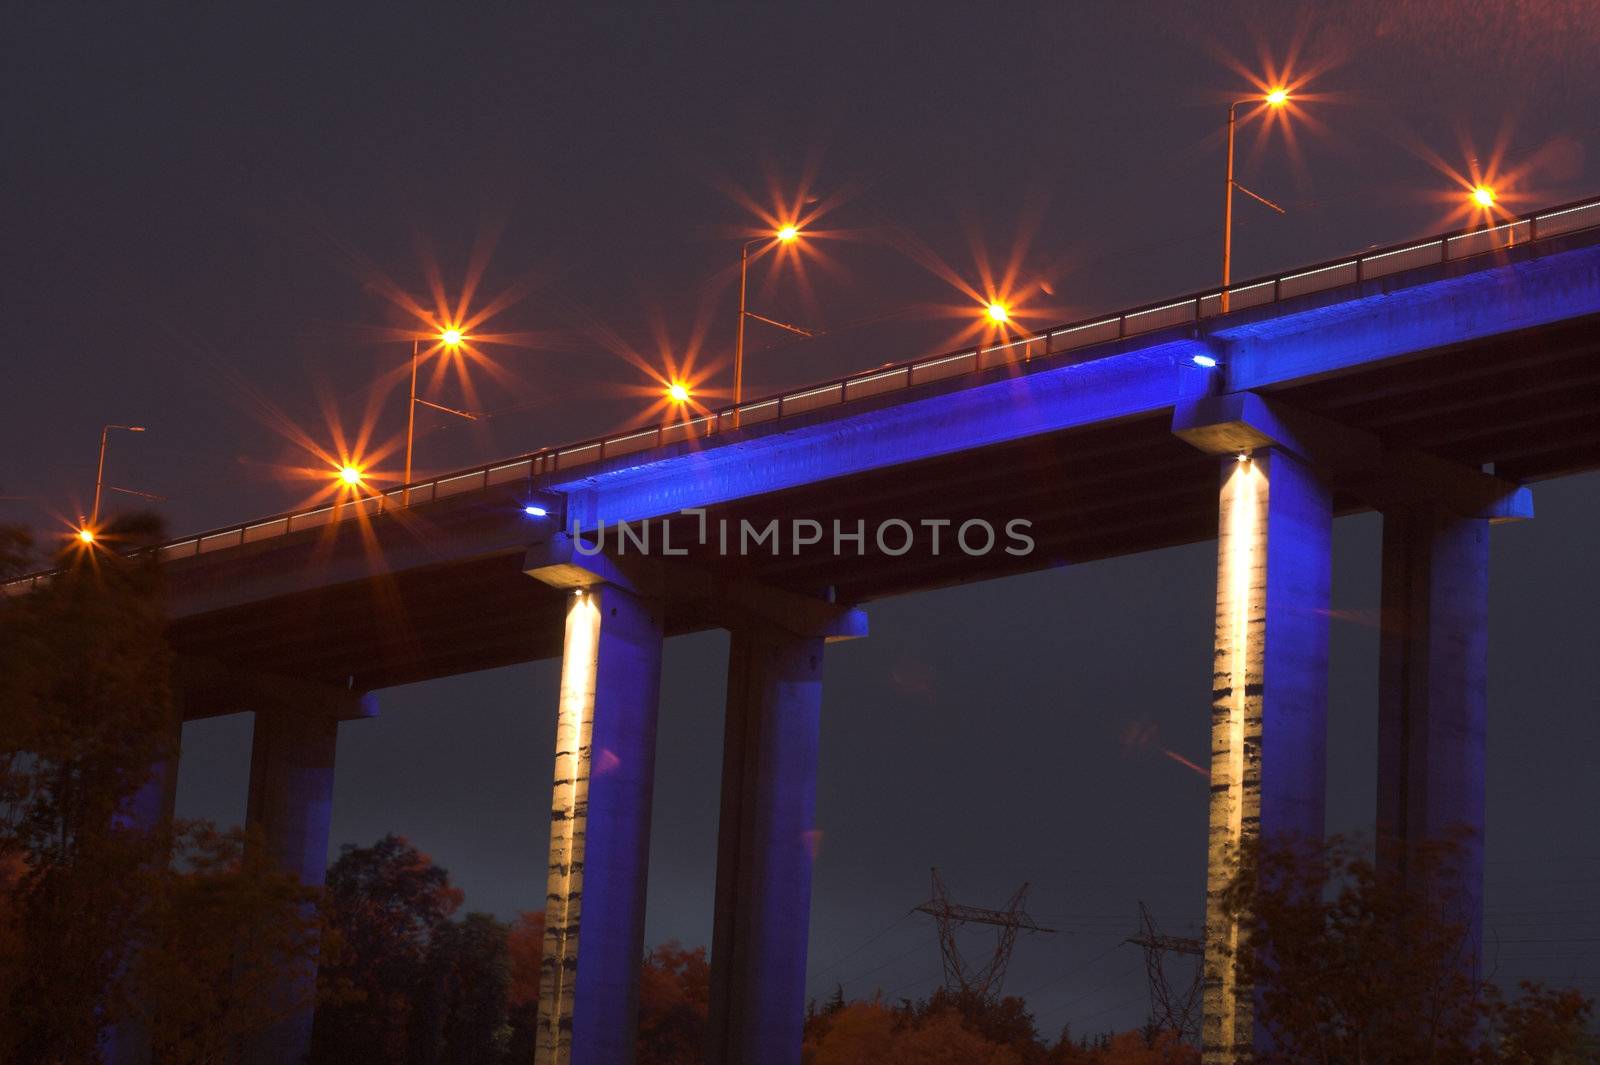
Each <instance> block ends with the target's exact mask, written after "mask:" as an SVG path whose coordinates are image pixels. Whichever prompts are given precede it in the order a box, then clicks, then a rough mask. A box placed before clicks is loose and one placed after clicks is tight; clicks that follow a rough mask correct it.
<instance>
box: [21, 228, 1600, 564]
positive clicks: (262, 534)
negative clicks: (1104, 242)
mask: <svg viewBox="0 0 1600 1065" xmlns="http://www.w3.org/2000/svg"><path fill="white" fill-rule="evenodd" d="M1597 226H1600V199H1592V200H1580V201H1576V202H1573V203H1567V204H1562V205H1560V206H1557V207H1551V208H1548V209H1546V210H1543V211H1539V212H1535V213H1532V214H1527V215H1522V216H1520V217H1517V218H1513V219H1511V220H1509V221H1506V222H1502V223H1500V224H1498V225H1494V226H1487V227H1478V228H1472V229H1461V230H1455V231H1452V232H1449V233H1443V234H1440V235H1439V236H1436V237H1431V238H1429V239H1427V240H1422V241H1412V242H1409V243H1404V244H1395V245H1390V246H1388V247H1384V248H1380V249H1377V250H1375V251H1370V252H1366V253H1364V254H1361V255H1356V256H1351V257H1346V258H1342V259H1333V260H1329V261H1327V262H1323V263H1317V264H1315V265H1312V266H1306V267H1301V268H1298V269H1296V270H1294V271H1292V272H1289V273H1284V274H1278V275H1276V276H1271V277H1263V278H1256V279H1254V280H1250V281H1244V282H1241V283H1239V284H1236V285H1231V286H1229V287H1228V288H1227V289H1226V290H1223V289H1206V290H1204V291H1201V292H1196V293H1192V294H1190V295H1187V296H1184V297H1182V298H1180V299H1176V300H1165V301H1163V302H1160V303H1153V304H1147V305H1145V306H1142V307H1135V308H1133V309H1131V310H1126V311H1121V312H1119V313H1116V314H1110V315H1101V316H1098V317H1094V318H1085V319H1082V320H1080V321H1077V322H1072V323H1068V324H1066V325H1062V326H1057V327H1055V328H1053V329H1047V330H1044V331H1043V332H1039V333H1035V334H1033V335H1032V336H1027V337H1022V338H1020V339H1017V340H1012V341H1008V342H1006V343H1004V344H996V345H993V346H990V347H977V348H968V349H964V350H959V351H954V352H949V353H946V354H943V355H934V356H931V357H927V358H922V359H917V360H913V361H911V362H902V363H897V364H889V365H885V366H882V367H879V368H877V369H874V370H867V371H865V372H858V373H854V374H850V375H849V376H846V377H840V378H836V379H834V380H832V381H828V382H826V383H824V384H819V385H813V386H810V387H808V388H804V389H801V390H799V391H796V392H787V393H784V394H781V395H776V396H768V397H766V398H763V399H758V400H754V401H752V402H750V403H745V404H743V405H741V406H739V407H737V408H734V407H728V408H726V409H724V410H719V411H713V412H708V413H706V414H703V415H699V416H697V417H694V418H688V419H685V420H683V421H679V422H670V423H666V424H662V425H656V426H650V427H647V428H641V429H635V430H631V431H629V432H625V433H620V434H617V435H614V436H606V437H595V438H593V439H590V440H584V441H580V442H578V443H573V444H567V445H564V446H561V447H556V448H546V449H543V450H540V451H537V452H534V453H533V454H530V455H526V456H524V457H522V458H518V459H512V460H510V461H504V462H498V463H492V464H490V465H487V466H479V467H475V468H473V469H469V470H465V471H462V472H458V473H452V474H449V475H448V476H445V477H439V478H435V479H434V480H431V481H422V482H419V483H416V484H412V485H405V486H401V487H398V488H392V489H388V490H385V491H383V492H379V493H375V494H373V495H371V496H366V497H363V498H361V499H353V500H349V501H346V502H341V503H334V504H329V505H327V506H323V507H317V508H314V509H311V510H301V511H295V512H292V513H288V514H280V515H277V516H274V517H270V518H263V519H260V520H258V521H252V522H248V523H246V524H242V525H232V526H228V527H227V528H223V529H217V530H213V531H211V532H207V533H201V534H200V535H198V536H188V537H184V538H183V539H181V540H174V541H172V542H169V543H167V544H163V545H162V546H160V547H159V548H156V550H157V551H159V552H160V555H161V558H162V559H163V560H167V559H177V558H191V557H194V556H197V555H204V554H207V553H209V552H211V551H216V550H220V549H223V548H228V547H238V546H241V545H243V544H250V543H255V542H258V541H261V540H268V539H273V538H276V537H279V536H287V535H288V534H290V533H292V532H300V531H302V530H305V529H313V528H318V527H320V526H324V525H329V524H335V523H337V522H341V521H345V520H348V519H350V518H353V517H357V516H359V515H363V514H365V515H376V514H381V513H383V512H384V511H386V510H391V509H400V508H404V507H415V506H419V505H425V504H428V503H432V502H434V501H435V500H439V499H444V498H447V497H449V496H452V495H456V494H458V493H461V492H469V491H473V490H476V489H482V488H489V487H492V486H494V485H497V484H509V483H512V482H515V481H521V480H524V479H527V478H532V477H537V476H540V475H543V474H547V473H556V472H566V471H568V470H576V469H579V468H581V467H584V466H590V465H593V464H594V463H597V462H600V461H602V460H605V459H611V458H618V457H620V456H623V455H630V454H633V453H635V452H639V451H648V450H651V449H653V448H657V447H662V446H665V445H667V444H675V443H681V442H683V441H687V440H699V439H705V438H707V437H712V436H716V435H718V434H720V433H723V432H726V431H728V430H730V429H733V428H735V427H745V426H752V425H761V424H763V423H766V422H770V421H779V420H782V419H783V418H785V417H793V416H795V415H799V414H805V413H810V412H811V411H816V410H821V409H823V408H825V407H832V406H838V405H843V404H848V403H850V402H852V401H855V400H858V399H865V398H867V397H869V396H879V395H883V394H885V393H889V392H896V391H899V390H901V389H905V388H910V387H913V386H916V385H922V384H927V383H928V382H930V381H942V380H945V379H947V378H951V377H959V376H961V375H963V374H971V373H979V372H981V371H984V370H988V369H992V368H993V367H996V366H1001V365H1005V364H1007V363H1014V362H1028V361H1031V360H1033V359H1035V358H1047V357H1055V356H1059V355H1063V354H1067V353H1069V352H1072V351H1075V350H1079V349H1082V348H1087V347H1090V346H1093V345H1096V344H1103V343H1105V342H1107V341H1112V340H1119V339H1122V338H1125V337H1132V336H1138V335H1140V334H1143V333H1150V332H1154V331H1156V330H1160V329H1169V328H1171V327H1173V326H1177V325H1183V324H1185V323H1188V322H1197V321H1200V320H1201V319H1205V318H1214V317H1217V316H1219V315H1221V314H1224V313H1231V312H1233V311H1241V310H1248V309H1250V308H1252V307H1261V306H1266V305H1268V304H1272V303H1277V302H1279V301H1281V300H1287V299H1293V298H1295V297H1297V296H1304V295H1306V294H1308V293H1312V292H1321V291H1323V290H1326V289H1330V288H1338V287H1340V286H1343V285H1351V284H1357V283H1360V282H1362V281H1369V280H1372V279H1374V278H1380V277H1386V276H1388V275H1390V274H1396V273H1400V272H1402V271H1405V270H1414V269H1417V268H1418V267H1422V266H1431V265H1434V264H1437V263H1446V262H1453V261H1455V260H1458V259H1465V258H1469V257H1471V256H1474V255H1482V254H1486V253H1489V252H1495V251H1502V250H1504V249H1506V248H1510V247H1513V246H1515V245H1519V244H1526V243H1528V242H1530V241H1535V240H1539V239H1541V238H1544V237H1553V236H1559V235H1561V234H1564V233H1572V232H1576V231H1578V230H1582V229H1590V228H1594V227H1597ZM1224 305H1226V310H1224ZM49 576H50V574H49V573H39V574H34V575H32V576H28V577H23V578H20V579H18V580H15V581H11V582H9V583H7V584H5V585H4V586H0V588H3V591H4V592H5V594H7V595H20V594H25V593H26V592H28V591H29V590H31V589H32V588H33V587H34V585H36V584H38V583H39V582H41V581H45V580H48V579H49Z"/></svg>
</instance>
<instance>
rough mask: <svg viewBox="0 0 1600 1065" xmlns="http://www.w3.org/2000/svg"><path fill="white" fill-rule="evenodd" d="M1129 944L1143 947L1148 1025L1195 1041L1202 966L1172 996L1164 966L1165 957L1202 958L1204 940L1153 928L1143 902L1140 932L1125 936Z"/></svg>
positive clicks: (1198, 1023) (1198, 1018) (1198, 1034)
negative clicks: (1148, 991) (1188, 956)
mask: <svg viewBox="0 0 1600 1065" xmlns="http://www.w3.org/2000/svg"><path fill="white" fill-rule="evenodd" d="M1127 941H1128V942H1129V943H1134V944H1137V945H1138V946H1140V947H1143V948H1144V966H1145V970H1146V972H1147V973H1148V975H1149V978H1150V1024H1151V1026H1152V1027H1154V1028H1155V1029H1157V1030H1160V1029H1167V1030H1169V1031H1173V1032H1176V1033H1178V1038H1179V1039H1184V1040H1188V1041H1190V1042H1198V1041H1199V1038H1200V978H1201V975H1202V969H1203V966H1200V965H1196V966H1195V967H1194V976H1193V977H1191V978H1190V980H1189V986H1188V987H1187V988H1186V989H1185V990H1184V991H1183V993H1182V994H1181V995H1180V994H1174V993H1173V990H1172V985H1171V984H1169V983H1167V973H1166V968H1165V965H1164V964H1163V963H1164V960H1165V958H1166V955H1167V954H1169V953H1170V954H1189V955H1193V956H1194V957H1197V958H1199V957H1204V956H1205V952H1206V945H1205V942H1204V941H1203V940H1199V939H1191V938H1189V937H1187V936H1169V935H1166V934H1165V933H1163V932H1161V931H1160V930H1159V929H1158V928H1156V921H1155V918H1154V917H1151V916H1150V910H1149V908H1148V907H1146V906H1145V904H1144V903H1143V902H1141V903H1139V933H1138V934H1137V935H1134V936H1130V937H1128V940H1127Z"/></svg>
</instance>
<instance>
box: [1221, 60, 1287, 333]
mask: <svg viewBox="0 0 1600 1065" xmlns="http://www.w3.org/2000/svg"><path fill="white" fill-rule="evenodd" d="M1288 100H1289V90H1288V89H1285V88H1276V89H1273V90H1272V91H1271V92H1268V93H1265V94H1263V95H1261V96H1253V97H1250V98H1248V99H1244V100H1235V101H1234V102H1233V103H1231V104H1229V105H1228V180H1227V186H1226V195H1225V197H1224V200H1223V207H1222V309H1223V310H1224V311H1226V310H1227V309H1228V284H1229V282H1230V280H1231V279H1232V273H1233V190H1234V189H1236V188H1237V189H1238V190H1239V191H1240V192H1242V193H1244V194H1245V195H1246V196H1249V197H1250V198H1251V199H1253V200H1256V201H1258V202H1260V203H1263V204H1265V205H1266V206H1268V207H1270V208H1272V209H1273V210H1274V211H1277V212H1278V213H1279V214H1283V213H1284V210H1283V208H1282V207H1279V206H1278V205H1277V204H1275V203H1273V202H1272V201H1271V200H1269V199H1267V198H1266V197H1265V196H1262V195H1259V194H1257V193H1254V192H1251V191H1250V190H1249V189H1247V188H1245V187H1244V186H1243V185H1241V184H1239V183H1238V182H1237V181H1235V180H1234V179H1233V141H1234V129H1235V127H1236V126H1237V124H1238V122H1237V119H1238V110H1239V105H1240V104H1253V103H1261V102H1263V101H1264V102H1265V103H1266V105H1267V106H1268V107H1270V108H1273V109H1274V110H1276V109H1277V108H1280V107H1282V106H1283V105H1284V104H1285V103H1287V102H1288Z"/></svg>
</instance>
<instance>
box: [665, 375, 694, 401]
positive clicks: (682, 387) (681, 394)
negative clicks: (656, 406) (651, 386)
mask: <svg viewBox="0 0 1600 1065" xmlns="http://www.w3.org/2000/svg"><path fill="white" fill-rule="evenodd" d="M691 395H693V393H691V392H690V391H689V386H688V385H686V384H684V383H683V382H682V381H674V382H672V383H671V384H670V385H668V386H667V398H668V399H670V400H672V402H674V403H677V404H680V405H681V404H684V403H687V402H689V398H690V396H691Z"/></svg>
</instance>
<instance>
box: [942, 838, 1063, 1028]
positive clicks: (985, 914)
mask: <svg viewBox="0 0 1600 1065" xmlns="http://www.w3.org/2000/svg"><path fill="white" fill-rule="evenodd" d="M1027 895H1028V885H1027V884H1023V885H1022V886H1021V887H1019V888H1017V890H1016V893H1015V894H1013V895H1012V896H1011V901H1010V902H1008V903H1006V907H1005V909H1003V910H986V909H983V908H981V907H978V906H963V905H961V904H960V903H955V902H951V901H950V895H949V893H948V892H947V891H945V888H944V880H943V879H941V878H940V876H939V870H938V869H935V870H934V871H933V898H931V899H929V900H928V901H927V902H924V903H923V904H922V905H921V906H918V907H916V908H915V909H916V911H917V912H920V913H925V914H928V915H929V916H930V917H932V918H933V919H934V921H935V922H936V923H937V924H938V926H939V952H940V954H941V955H942V957H943V960H944V986H945V987H947V988H949V989H950V990H951V991H961V992H967V993H971V994H975V995H977V996H978V997H979V998H985V999H987V998H993V997H995V996H996V995H998V994H999V993H1000V985H1001V984H1002V983H1004V982H1005V977H1006V966H1007V965H1009V964H1010V962H1011V948H1012V947H1013V946H1014V945H1015V944H1016V941H1017V930H1018V929H1026V930H1027V931H1029V932H1054V931H1055V929H1054V928H1041V927H1039V925H1037V924H1035V923H1034V920H1033V918H1032V917H1029V916H1028V914H1027V912H1026V911H1025V910H1023V908H1022V900H1023V899H1025V898H1027ZM969 924H987V925H993V926H995V927H996V928H998V929H999V930H1000V931H999V934H998V935H997V936H996V937H995V946H994V954H993V955H992V956H990V958H989V961H988V962H987V964H985V965H983V966H981V967H980V966H974V965H972V964H971V963H970V962H968V961H967V960H966V959H965V958H963V957H962V956H961V950H960V948H958V947H957V946H956V930H957V929H959V928H960V927H962V926H963V925H969Z"/></svg>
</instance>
